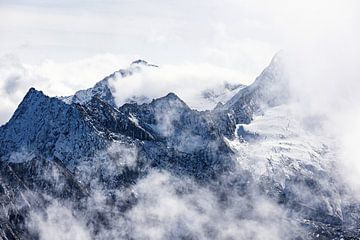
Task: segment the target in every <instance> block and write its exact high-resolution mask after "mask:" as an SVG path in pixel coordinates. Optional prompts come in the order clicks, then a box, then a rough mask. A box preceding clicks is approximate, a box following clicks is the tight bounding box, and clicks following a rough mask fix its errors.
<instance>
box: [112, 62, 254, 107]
mask: <svg viewBox="0 0 360 240" xmlns="http://www.w3.org/2000/svg"><path fill="white" fill-rule="evenodd" d="M248 79H249V76H248V75H246V74H244V73H242V72H241V71H234V70H231V69H229V68H225V67H219V66H216V65H212V64H197V63H188V64H166V65H161V66H160V67H159V68H152V67H144V68H143V69H142V71H141V72H139V73H136V74H133V75H132V76H129V77H126V78H125V79H122V78H121V76H118V77H116V78H114V79H113V81H110V84H111V85H112V86H113V88H114V89H115V92H114V94H115V98H116V102H117V104H118V106H121V105H122V104H124V103H125V102H127V101H128V100H129V99H131V98H133V97H134V96H137V97H146V98H147V99H150V100H151V99H154V98H159V97H162V96H165V95H167V94H168V93H169V92H173V93H175V94H177V95H178V96H179V97H180V98H181V99H183V100H184V101H185V102H186V103H187V104H188V105H189V106H190V107H192V108H195V109H199V110H205V109H212V108H213V107H214V106H215V105H216V102H215V103H214V102H212V101H210V100H208V99H206V98H204V94H203V93H204V92H205V91H208V90H219V91H220V93H219V94H222V93H223V94H225V95H228V96H229V94H231V91H229V90H228V89H226V88H225V87H226V83H227V84H248V83H249V81H248ZM230 96H231V95H230ZM140 103H141V102H140Z"/></svg>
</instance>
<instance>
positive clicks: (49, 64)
mask: <svg viewBox="0 0 360 240" xmlns="http://www.w3.org/2000/svg"><path fill="white" fill-rule="evenodd" d="M54 2H55V1H52V0H0V97H1V98H2V100H3V104H2V106H1V108H0V114H1V116H0V123H1V122H4V121H6V120H7V119H8V118H9V116H10V115H11V113H12V112H13V111H14V109H15V108H16V106H17V104H18V103H19V101H21V99H22V97H23V95H24V94H25V93H26V91H27V89H28V88H29V87H31V86H34V87H36V88H38V89H41V90H43V91H44V92H45V93H46V94H48V95H68V94H72V93H73V92H74V91H76V90H78V89H81V88H86V87H90V86H91V85H93V84H94V83H95V82H96V81H98V80H99V79H101V78H102V77H103V76H105V75H108V74H109V73H111V72H113V71H114V70H117V69H119V68H122V67H126V66H127V65H128V63H129V62H131V61H132V60H135V59H137V58H142V59H145V60H148V61H150V62H152V63H155V64H158V65H160V66H162V65H171V66H173V67H174V66H184V65H185V66H189V65H192V66H194V67H193V68H192V69H193V70H194V71H197V69H198V72H202V71H206V69H209V68H212V69H215V72H216V73H218V74H219V75H220V76H223V77H222V79H220V80H219V81H223V80H224V79H225V80H226V79H227V78H231V79H232V81H233V79H234V78H238V81H239V82H241V83H245V84H249V83H251V82H252V81H253V80H254V78H255V77H256V76H257V75H258V74H259V73H260V72H261V70H262V69H263V68H264V67H265V66H266V65H267V64H268V62H269V61H270V59H271V57H272V56H273V55H274V54H275V53H276V52H277V51H279V50H281V49H285V50H287V51H289V52H291V51H298V52H304V51H305V52H306V51H308V52H310V51H312V50H314V49H324V51H328V50H329V49H330V48H331V47H333V46H334V45H331V44H328V45H329V46H327V41H328V40H329V39H330V40H331V39H333V38H335V39H337V40H336V44H337V45H336V46H339V45H338V42H339V39H341V36H342V35H343V33H342V32H341V31H344V33H345V36H347V35H346V34H348V32H352V30H353V28H354V27H355V26H354V24H355V23H356V22H358V21H357V20H359V19H358V10H359V8H358V3H357V1H355V0H354V1H352V0H342V1H340V0H317V1H310V0H304V1H288V0H274V1H269V0H223V1H216V0H198V1H193V0H182V1H178V0H177V1H175V0H154V1H146V0H102V1H93V0H88V1H85V0H63V1H56V3H54ZM334 34H335V35H336V36H334ZM349 36H352V35H351V34H348V36H347V37H349ZM330 42H331V41H330ZM324 46H325V47H324ZM335 55H336V54H335ZM310 58H311V57H310ZM204 66H206V67H204ZM181 69H183V68H181ZM187 69H188V68H187ZM190 75H191V74H190ZM197 75H198V73H197ZM191 76H192V75H191ZM207 76H208V74H207V75H206V74H205V76H204V77H203V78H202V79H201V80H202V81H206V79H205V77H207ZM234 76H235V77H234ZM200 78H201V77H200ZM199 81H200V80H199Z"/></svg>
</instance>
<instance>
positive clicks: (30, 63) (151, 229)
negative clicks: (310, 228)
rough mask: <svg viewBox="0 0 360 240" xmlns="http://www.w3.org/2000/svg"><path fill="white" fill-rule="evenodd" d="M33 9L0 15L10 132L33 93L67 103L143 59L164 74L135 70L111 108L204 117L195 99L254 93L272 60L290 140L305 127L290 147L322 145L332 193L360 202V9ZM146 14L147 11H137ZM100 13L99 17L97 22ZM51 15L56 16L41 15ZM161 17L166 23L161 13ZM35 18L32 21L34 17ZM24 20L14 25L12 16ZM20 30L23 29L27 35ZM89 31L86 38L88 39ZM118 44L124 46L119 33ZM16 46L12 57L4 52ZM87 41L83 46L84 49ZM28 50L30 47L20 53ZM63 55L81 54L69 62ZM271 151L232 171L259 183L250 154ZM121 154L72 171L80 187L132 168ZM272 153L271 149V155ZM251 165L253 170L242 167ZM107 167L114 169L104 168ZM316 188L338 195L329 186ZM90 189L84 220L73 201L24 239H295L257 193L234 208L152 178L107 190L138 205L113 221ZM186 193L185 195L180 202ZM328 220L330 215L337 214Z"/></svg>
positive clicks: (292, 5)
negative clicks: (142, 100) (180, 104)
mask: <svg viewBox="0 0 360 240" xmlns="http://www.w3.org/2000/svg"><path fill="white" fill-rule="evenodd" d="M33 2H34V6H35V7H34V6H29V5H27V4H24V3H23V2H22V1H18V2H16V3H14V4H9V3H5V4H2V5H0V7H1V12H2V13H4V15H3V16H5V17H7V18H9V19H12V20H14V21H12V23H11V24H12V25H11V26H10V27H8V26H5V25H4V24H1V25H0V32H3V33H6V34H7V36H6V37H5V38H4V40H2V41H3V43H4V46H6V47H2V48H0V50H1V51H0V54H1V55H4V57H3V58H2V59H1V60H0V98H1V99H2V100H3V104H2V105H1V106H0V117H1V118H0V122H1V123H5V122H6V121H7V120H8V119H9V117H10V115H11V114H12V112H13V111H14V110H15V109H16V106H17V104H18V103H19V102H20V101H21V99H22V96H23V95H24V94H25V93H26V91H27V89H28V88H29V87H30V86H35V87H37V88H39V89H41V90H43V91H44V92H45V93H48V94H49V95H52V96H55V95H70V94H73V93H74V92H75V91H76V90H79V89H83V88H87V87H91V86H92V85H93V84H94V83H95V82H97V81H98V80H101V79H102V78H103V77H104V76H106V75H108V74H110V73H112V72H113V71H115V70H118V69H119V68H126V67H127V66H128V65H129V63H130V62H131V61H132V60H136V59H137V58H144V59H145V60H148V61H149V62H150V63H154V64H157V65H159V66H160V68H159V69H151V70H145V71H143V72H141V73H139V74H138V75H134V76H131V77H129V78H128V79H126V78H124V79H116V81H115V82H113V83H112V84H114V85H113V86H114V87H115V90H116V91H115V92H116V100H117V104H118V105H122V104H123V103H125V102H126V99H127V98H129V97H132V96H134V95H140V96H145V97H148V98H149V99H152V98H157V97H161V96H164V95H166V94H167V93H169V92H175V93H176V94H178V95H179V96H180V97H181V98H182V99H183V100H184V101H185V102H186V103H187V104H188V105H189V106H190V107H192V108H194V109H198V110H204V109H211V108H212V107H213V106H210V105H209V106H207V105H206V104H207V103H205V102H204V101H203V99H201V98H200V97H199V93H200V92H202V91H204V90H207V89H214V88H215V89H216V88H219V86H222V85H223V83H224V82H229V83H232V84H251V82H252V81H254V79H255V77H256V76H257V75H259V74H260V72H261V71H262V69H263V68H264V67H266V65H267V64H268V62H269V60H270V59H271V57H272V56H273V55H274V54H275V53H276V52H278V51H280V50H282V51H281V53H282V54H281V56H282V58H284V62H285V63H286V67H287V71H288V72H289V83H290V90H291V104H289V105H288V106H287V109H288V112H289V113H290V114H289V115H291V116H292V117H294V119H296V124H298V125H296V126H295V127H296V128H303V129H301V131H298V132H296V134H295V135H297V136H300V137H299V138H296V139H295V140H296V141H298V142H301V144H303V143H302V141H303V139H305V137H307V136H308V135H307V134H313V135H312V137H314V138H315V137H316V141H317V140H319V139H321V144H322V143H324V144H326V145H328V146H331V149H330V151H331V154H329V155H327V156H329V158H328V159H325V158H323V159H321V160H323V161H331V163H334V164H335V167H334V168H329V169H326V170H329V171H334V176H340V178H337V182H336V184H339V185H340V186H344V187H345V190H344V191H347V194H348V198H351V199H353V198H354V199H356V200H358V201H360V191H359V189H360V181H359V176H360V150H359V147H358V142H359V140H358V139H359V137H360V106H359V103H360V95H359V92H360V72H359V69H360V61H359V56H360V46H359V42H360V27H359V23H360V14H359V13H360V6H359V5H360V4H359V3H358V2H357V1H355V0H345V1H340V0H330V1H325V0H319V1H316V2H315V1H310V0H309V1H291V2H290V1H285V0H277V1H265V0H257V1H248V0H241V1H235V0H234V1H233V0H227V1H224V2H222V3H218V2H216V1H199V3H193V2H192V1H181V3H180V2H171V4H169V3H167V2H164V1H157V3H153V4H149V3H145V2H144V1H143V2H142V1H130V2H131V3H130V2H127V3H126V4H125V6H124V9H125V10H127V11H128V13H127V14H125V15H121V16H120V14H119V16H116V11H117V10H119V8H120V7H121V4H120V2H117V1H115V2H114V8H113V9H111V7H109V2H108V1H106V3H105V4H103V5H102V4H100V5H99V6H98V5H96V4H95V5H96V6H95V5H94V3H93V4H92V5H90V6H89V7H88V8H86V9H83V10H82V15H80V17H76V14H73V13H74V12H76V10H78V9H80V8H81V7H79V3H80V2H77V3H76V4H75V5H74V9H72V10H69V9H68V5H69V4H70V3H66V4H64V5H62V4H60V5H58V6H48V5H47V4H45V5H43V4H40V3H39V2H38V1H33ZM70 5H71V4H70ZM110 5H111V4H110ZM149 5H150V6H149ZM139 6H141V7H139ZM144 6H147V7H149V9H150V10H153V11H154V12H151V11H147V10H146V9H145V8H144ZM97 7H98V8H99V11H96V10H95V9H96V8H97ZM49 9H50V10H51V12H57V13H58V15H56V16H50V15H48V14H46V10H49ZM144 9H145V10H144ZM162 9H166V10H167V11H164V12H165V13H161V14H160V13H159V11H162ZM37 10H38V11H39V15H37V14H36V13H35V12H36V11H37ZM135 10H139V12H140V13H135ZM22 13H24V14H25V15H24V18H21V17H19V16H20V15H21V14H22ZM131 13H134V17H131ZM93 14H94V15H96V16H99V17H100V20H99V21H95V20H91V19H90V17H89V16H93ZM156 14H158V15H156ZM69 15H71V18H70V19H71V20H74V21H75V20H76V21H77V20H81V21H79V24H78V25H76V26H75V27H74V29H73V32H74V33H73V34H74V38H73V39H72V38H69V36H70V35H68V34H64V36H61V37H60V38H59V40H54V39H52V38H51V39H49V36H53V35H52V34H54V36H59V35H61V34H63V33H64V32H66V31H64V29H66V26H67V25H68V24H69V23H68V21H69V20H66V21H65V20H64V18H65V17H66V16H69ZM155 15H156V16H155ZM40 16H42V17H44V18H41V17H40ZM26 19H31V20H32V21H30V22H29V23H25V20H26ZM42 19H45V20H48V21H49V23H53V24H54V26H55V27H54V28H55V29H53V30H54V31H55V32H51V31H50V30H49V29H47V28H46V27H49V26H47V24H44V23H41V22H42V21H43V20H42ZM15 20H16V21H15ZM40 20H41V21H40ZM88 20H89V22H88ZM151 20H154V25H152V26H151V27H149V23H147V22H151ZM2 22H3V21H2ZM43 22H46V21H43ZM145 22H146V23H145ZM91 24H93V25H94V27H92V28H90V27H86V26H90V25H91ZM167 24H168V25H167ZM12 26H13V27H20V28H19V29H20V30H16V31H15V30H14V31H15V32H14V33H12V34H11V31H10V30H9V28H11V27H12ZM38 26H41V27H42V28H38ZM26 27H30V29H35V30H36V31H35V32H36V33H37V34H32V33H29V32H24V34H21V31H24V29H25V28H26ZM89 28H90V29H89ZM148 28H150V29H149V30H147V29H148ZM86 30H87V32H88V33H85V32H86ZM112 31H114V32H115V33H114V36H113V37H112V36H111V35H110V36H109V35H108V34H110V32H112ZM121 31H124V34H120V33H121ZM89 32H90V33H89ZM19 36H25V37H24V39H25V40H26V41H25V42H22V41H20V40H19V39H20V38H19ZM66 36H67V37H68V38H66ZM89 36H97V37H94V39H92V38H91V37H89ZM15 38H16V41H15V42H16V44H15V43H14V44H13V43H12V40H13V39H15ZM85 38H86V39H88V38H89V39H90V40H89V42H87V43H86V47H85V48H84V49H81V48H80V46H81V44H83V43H84V42H85V40H84V39H85ZM62 40H63V41H65V43H67V45H66V44H65V45H66V46H63V48H60V50H56V46H58V45H59V42H58V41H62ZM42 41H43V42H42ZM26 42H29V44H28V45H26V47H24V48H20V45H22V44H25V43H26ZM34 42H40V43H41V44H39V45H37V44H34ZM119 45H121V46H120V47H119ZM47 46H50V47H49V49H48V48H47ZM101 46H103V47H101ZM44 49H45V50H44ZM46 49H47V50H46ZM73 49H78V50H77V51H76V52H75V53H74V52H72V50H73ZM89 49H92V50H91V51H88V50H89ZM62 50H63V51H62ZM37 52H41V54H40V53H39V55H38V56H37V58H38V59H37V60H32V59H31V58H30V57H29V56H31V55H32V54H34V53H37ZM44 52H45V53H46V54H44ZM89 52H90V53H89ZM109 52H110V53H109ZM9 53H10V55H6V56H5V54H9ZM66 54H69V56H70V55H71V57H69V59H68V60H66V57H65V58H64V55H66ZM89 55H90V56H89ZM20 59H24V60H20ZM64 59H65V60H64ZM64 61H65V62H64ZM205 105H206V106H205ZM288 112H286V113H288ZM266 114H267V113H266V112H265V113H264V115H265V117H264V119H265V120H267V118H266V116H267V115H266ZM289 115H285V117H289ZM160 117H161V116H160ZM166 120H169V119H165V120H164V121H165V122H164V125H162V126H161V127H163V129H162V130H163V131H164V132H165V134H173V133H172V132H171V121H170V120H171V119H170V120H169V121H166ZM275 121H276V122H277V123H279V122H280V121H277V120H275ZM265 122H267V121H265ZM257 123H258V122H255V127H254V125H251V124H250V125H249V126H248V129H249V130H252V129H251V128H252V127H254V129H253V130H254V131H257V132H261V128H258V125H256V124H257ZM267 123H268V122H267ZM280 123H281V122H280ZM281 127H283V126H281ZM303 130H304V131H303ZM309 132H310V133H309ZM265 133H266V132H265ZM302 137H304V138H302ZM317 137H318V138H317ZM270 139H271V138H270ZM306 140H309V139H307V138H306ZM312 140H313V139H311V141H312ZM193 141H194V142H196V139H195V140H194V139H193ZM309 141H310V140H309ZM314 141H315V140H314ZM298 142H297V143H298ZM273 143H274V142H271V141H269V139H267V140H266V141H263V142H260V143H259V145H254V146H251V145H250V146H246V147H249V148H247V149H248V150H247V151H249V152H248V155H249V156H248V158H247V160H248V161H249V162H246V161H243V162H241V161H240V166H241V164H242V165H246V164H254V162H255V164H254V165H252V166H251V167H252V168H253V170H254V171H255V172H254V174H257V172H256V170H257V171H261V170H263V169H262V167H263V162H256V161H258V160H259V159H260V160H261V159H262V160H264V161H265V160H266V161H267V158H266V157H267V156H268V155H267V154H268V153H267V152H266V153H264V152H261V151H258V149H257V148H258V146H262V147H264V148H267V147H269V144H273ZM232 144H239V143H234V142H233V143H232ZM301 144H300V145H301ZM321 144H319V145H320V146H321ZM304 145H306V143H305V144H304ZM309 145H311V144H309ZM301 146H303V145H301ZM179 147H184V146H182V145H181V146H179ZM185 147H187V146H185ZM185 147H184V148H185ZM119 149H121V150H119V152H120V153H119V154H117V153H116V152H117V150H118V149H117V148H116V147H113V148H112V149H109V151H108V152H107V151H105V152H101V153H99V154H98V156H97V159H99V160H98V161H95V162H94V163H92V164H90V165H91V166H90V165H89V164H88V165H87V164H85V163H84V165H83V166H80V167H79V169H80V170H81V172H82V175H81V174H79V177H80V178H83V181H85V180H87V181H90V180H89V179H92V178H93V177H94V176H96V174H95V173H94V172H93V170H91V169H90V170H89V168H91V167H93V166H97V167H100V166H101V167H104V166H106V167H104V171H105V172H108V171H109V172H111V171H110V170H114V169H116V171H119V172H121V171H122V169H123V168H124V167H125V166H127V167H131V168H136V163H135V160H134V159H135V158H136V157H137V149H136V148H135V147H134V146H131V147H130V148H129V147H128V146H127V147H125V148H119ZM249 149H250V150H251V151H250V150H249ZM252 150H253V152H252ZM114 151H115V153H114ZM244 151H246V149H245V150H244ZM271 151H272V146H271V148H269V151H268V152H271ZM250 153H251V154H252V153H254V156H255V157H256V158H251V156H252V155H251V154H250ZM238 154H241V153H238ZM256 154H258V155H256ZM314 154H316V152H315V153H314ZM108 155H111V157H109V156H108ZM250 155H251V156H250ZM19 156H20V157H21V156H23V154H22V153H19V154H14V159H15V160H14V161H17V160H16V159H17V158H18V157H19ZM124 156H125V159H124ZM242 157H243V155H240V156H238V159H242ZM104 159H105V160H104ZM108 159H111V161H110V160H108ZM114 159H115V160H114ZM119 159H120V160H119ZM244 159H245V158H244ZM260 160H259V161H260ZM305 160H309V159H305ZM305 160H304V161H305ZM310 160H311V159H310ZM317 160H319V159H317ZM103 161H105V162H106V161H110V162H108V163H109V164H107V165H104V164H103ZM256 164H259V166H260V167H259V168H257V167H258V166H257V165H256ZM319 165H320V166H321V163H319ZM247 166H249V165H247ZM321 167H322V166H321ZM245 168H246V167H245ZM252 168H249V169H252ZM240 169H241V167H240ZM241 170H243V169H241ZM239 171H240V170H239ZM238 173H239V174H240V172H238ZM241 173H242V172H241ZM94 174H95V175H94ZM110 177H111V176H110ZM277 177H279V178H281V177H282V175H277ZM225 182H226V181H225ZM322 184H323V186H328V187H329V188H330V187H331V188H332V187H334V186H332V185H331V186H330V185H327V183H326V182H322ZM254 185H256V180H255V183H254ZM92 186H93V188H92V189H93V190H92V191H91V192H90V194H91V195H90V197H89V198H88V199H87V200H86V202H84V203H82V204H84V206H85V208H87V209H92V211H89V212H79V211H78V210H77V209H76V207H75V206H74V204H73V203H71V202H66V201H64V202H57V201H56V200H54V201H53V203H52V204H51V205H49V206H48V207H47V208H46V209H45V211H44V212H41V211H40V212H37V211H35V212H33V213H31V217H30V218H31V222H30V225H29V226H30V228H31V229H33V231H35V232H37V233H39V235H40V237H41V239H48V238H49V237H50V236H51V237H53V236H59V239H70V236H71V239H91V238H92V237H95V238H99V239H111V238H126V237H133V238H135V239H175V238H181V237H184V238H192V237H193V238H198V239H209V238H212V239H288V238H291V237H294V236H299V235H300V236H301V235H303V232H304V229H303V228H302V227H301V226H299V224H298V223H296V222H293V220H292V219H293V216H291V215H289V212H287V210H286V209H283V207H282V206H281V205H279V204H277V203H275V202H274V201H273V200H271V199H269V198H267V197H264V196H263V195H261V194H259V192H258V189H257V188H255V187H254V188H253V189H252V190H251V191H250V192H248V193H247V195H246V197H244V196H243V195H241V194H237V193H233V192H232V191H231V189H227V188H225V189H221V187H219V186H215V187H214V186H212V185H211V184H209V186H202V185H199V184H198V183H197V182H194V181H193V179H179V178H178V177H177V176H173V175H172V174H171V173H169V172H166V171H157V170H156V171H155V170H154V171H151V172H150V173H149V174H148V175H147V176H145V177H143V178H141V179H140V180H139V181H138V182H136V184H134V185H133V186H132V187H131V188H128V189H116V190H114V193H113V194H114V195H116V196H117V197H118V199H120V200H119V201H120V202H121V203H119V204H120V205H121V204H122V201H123V200H124V199H127V198H132V197H133V196H135V198H136V199H137V202H136V204H135V205H134V206H133V207H132V208H131V209H130V210H128V211H127V212H123V211H120V210H119V209H117V208H115V207H109V205H107V204H105V202H106V199H107V198H106V195H107V194H108V192H107V191H108V190H107V189H105V187H104V186H103V185H101V183H99V182H97V179H96V177H95V178H94V179H93V181H92ZM184 188H185V189H189V190H188V191H185V192H182V191H183V189H184ZM214 188H215V189H216V191H214ZM219 189H220V190H221V191H224V192H225V193H226V194H227V195H228V198H229V199H228V200H227V202H226V205H225V206H223V205H222V204H221V201H220V200H219V196H218V195H217V193H218V191H219ZM297 193H298V195H301V194H302V193H304V191H303V189H301V188H300V189H298V191H297ZM311 194H312V193H311V192H305V193H304V194H303V195H304V196H303V199H305V200H308V199H311V197H310V196H312V195H311ZM321 197H322V196H319V198H316V199H315V200H314V202H312V203H311V204H314V205H316V204H318V202H317V200H318V199H320V200H323V199H321ZM249 203H251V204H250V205H251V206H249ZM116 205H117V204H114V206H116ZM336 207H337V206H330V207H329V208H331V209H332V210H333V209H335V210H336ZM99 209H100V210H102V211H104V212H105V213H104V214H105V216H106V217H107V218H108V219H112V220H111V221H110V222H109V226H110V227H109V228H108V229H105V228H102V227H99V226H96V224H95V223H92V222H91V221H90V220H89V219H91V218H92V217H93V216H94V215H92V214H94V212H95V211H96V210H99ZM335 210H334V211H335ZM89 222H90V223H89ZM92 224H93V225H92ZM64 232H65V234H60V233H64Z"/></svg>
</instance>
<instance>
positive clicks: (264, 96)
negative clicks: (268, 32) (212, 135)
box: [216, 53, 289, 123]
mask: <svg viewBox="0 0 360 240" xmlns="http://www.w3.org/2000/svg"><path fill="white" fill-rule="evenodd" d="M288 84H289V81H288V76H287V73H286V67H285V66H284V63H283V60H282V57H281V53H278V54H277V55H275V56H274V57H273V59H272V60H271V63H270V64H269V66H268V67H266V68H265V70H264V71H263V72H262V73H261V74H260V75H259V76H258V77H257V78H256V79H255V81H254V83H252V84H251V85H250V86H248V87H245V88H243V89H241V90H240V91H239V92H238V93H237V94H236V95H234V96H233V97H232V98H231V99H230V100H229V101H228V102H226V103H225V105H223V106H222V105H219V106H218V107H217V108H216V110H217V111H222V112H229V113H230V114H231V115H232V117H233V118H234V120H235V122H236V123H249V122H250V121H251V120H252V116H253V114H254V113H256V112H259V111H260V112H261V111H262V110H264V109H266V108H267V107H273V106H277V105H281V104H284V103H285V102H286V100H287V98H288V97H289V86H288Z"/></svg>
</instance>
